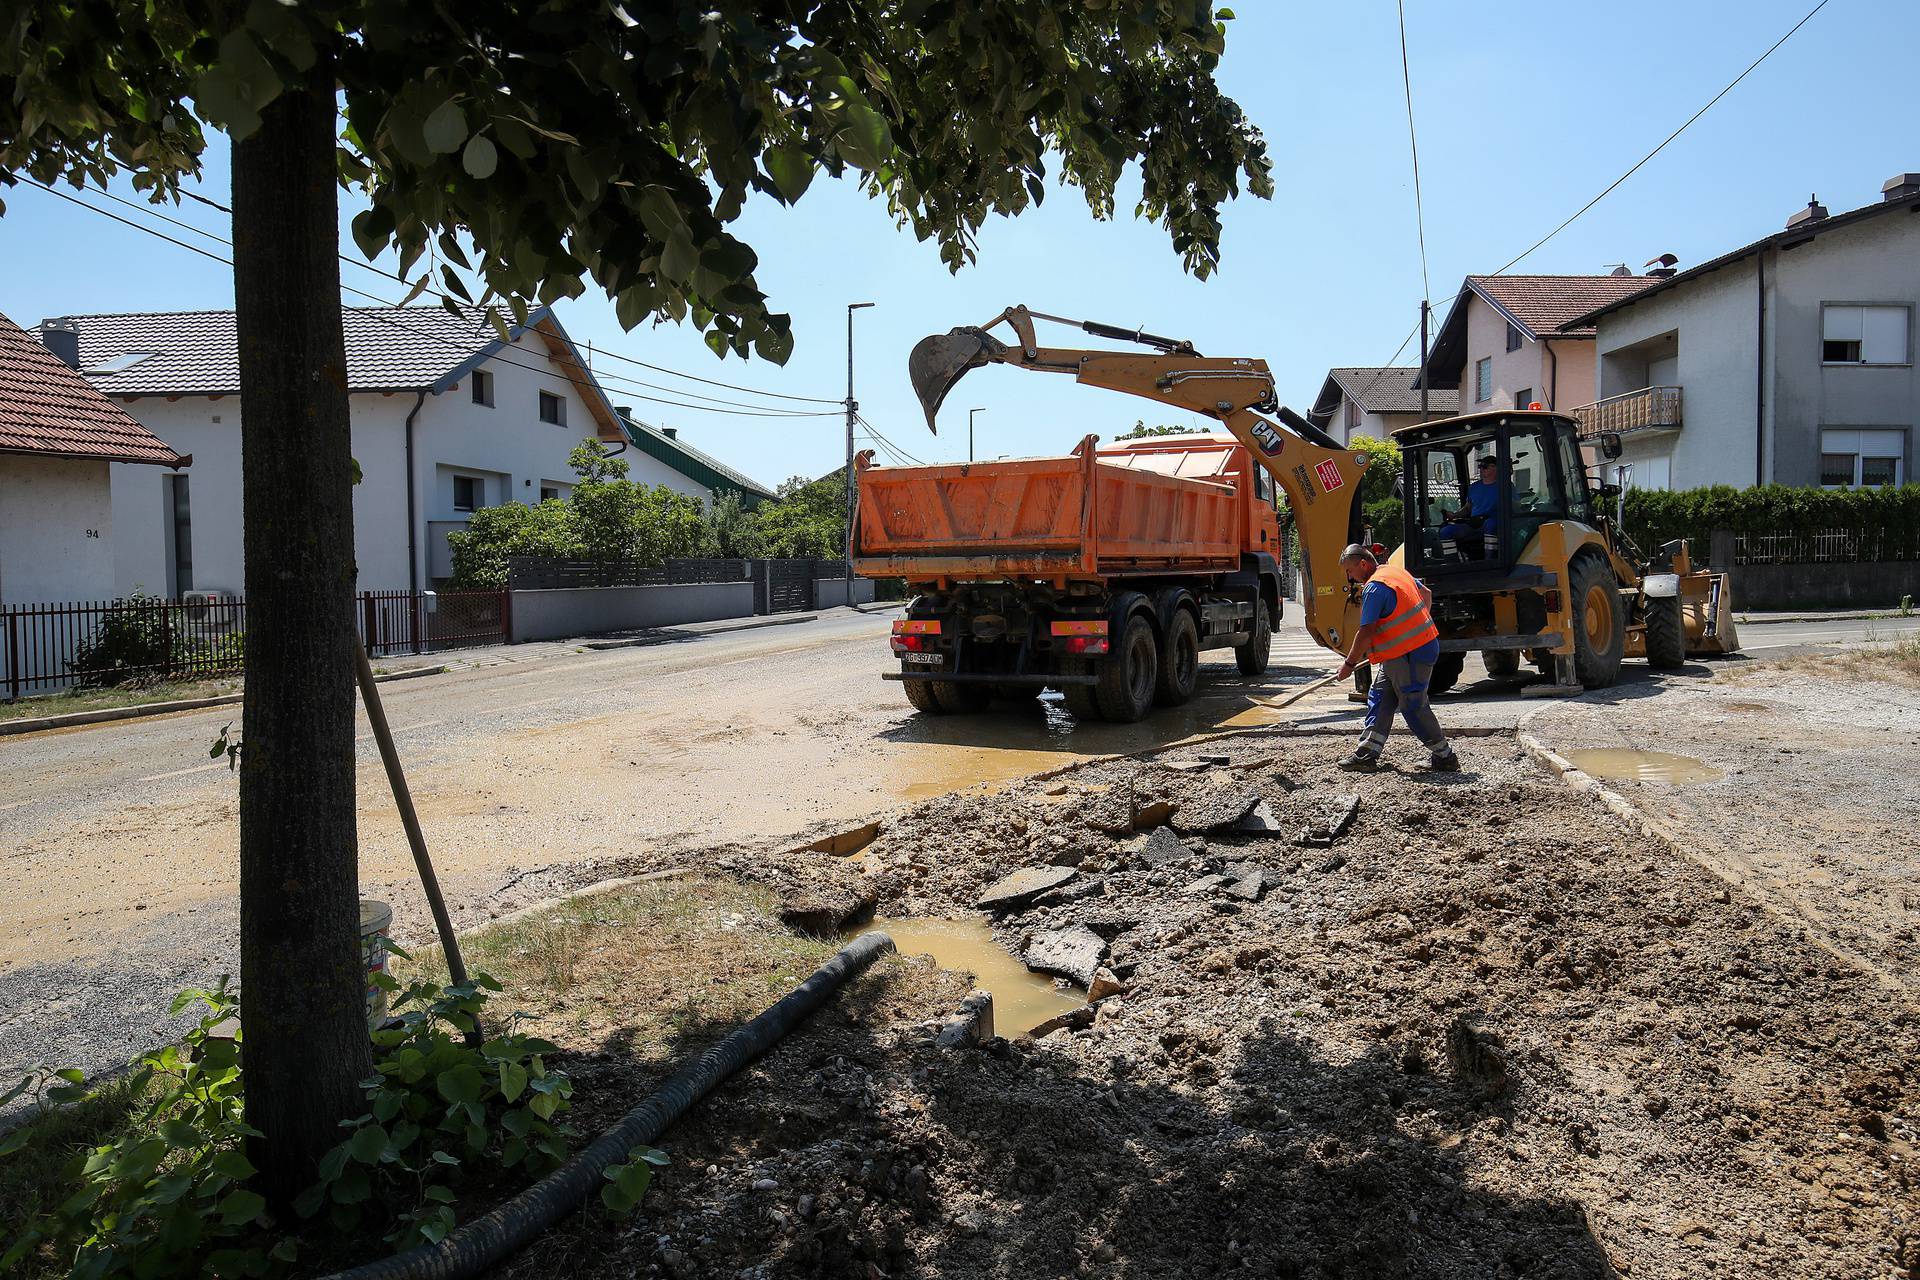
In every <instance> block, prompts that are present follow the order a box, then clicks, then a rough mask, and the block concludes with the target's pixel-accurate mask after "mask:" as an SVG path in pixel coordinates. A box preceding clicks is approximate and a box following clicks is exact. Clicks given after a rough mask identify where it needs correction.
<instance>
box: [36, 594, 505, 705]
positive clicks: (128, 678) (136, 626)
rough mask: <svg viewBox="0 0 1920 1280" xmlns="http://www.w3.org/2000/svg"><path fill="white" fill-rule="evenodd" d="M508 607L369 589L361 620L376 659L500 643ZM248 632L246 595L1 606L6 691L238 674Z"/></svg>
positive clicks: (481, 597) (359, 606)
mask: <svg viewBox="0 0 1920 1280" xmlns="http://www.w3.org/2000/svg"><path fill="white" fill-rule="evenodd" d="M508 608H509V606H508V602H507V593H506V592H504V591H443V592H437V593H436V592H421V593H419V594H417V595H416V594H414V593H412V592H407V591H363V592H361V593H360V594H359V595H357V596H356V597H355V599H354V624H355V626H356V628H357V629H358V630H359V632H360V639H361V642H362V643H363V644H365V645H366V648H367V653H368V655H369V656H371V657H391V656H394V655H396V654H403V653H432V652H437V651H439V650H442V649H455V648H463V647H466V646H470V645H476V644H498V643H501V642H502V641H504V640H505V639H506V638H507V633H508V631H509V615H508ZM246 630H247V602H246V600H245V599H243V598H239V597H229V598H221V599H192V600H163V599H160V598H158V597H150V596H136V597H132V598H128V599H122V600H81V601H66V602H61V603H48V604H24V605H11V606H8V607H6V608H4V609H0V691H4V692H5V695H6V696H7V697H8V698H18V697H20V696H21V695H22V694H27V693H41V692H46V691H48V690H52V689H61V688H67V687H71V686H79V687H82V688H112V687H115V686H119V685H126V684H158V683H163V682H166V681H174V680H205V679H212V678H215V677H219V676H233V675H239V674H240V673H241V671H242V670H243V668H244V665H245V637H246Z"/></svg>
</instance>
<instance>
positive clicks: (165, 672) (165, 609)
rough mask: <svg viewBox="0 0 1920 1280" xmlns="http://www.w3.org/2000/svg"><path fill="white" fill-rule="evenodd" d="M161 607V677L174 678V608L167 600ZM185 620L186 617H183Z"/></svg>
mask: <svg viewBox="0 0 1920 1280" xmlns="http://www.w3.org/2000/svg"><path fill="white" fill-rule="evenodd" d="M159 608H160V678H161V679H162V680H171V679H173V610H172V608H171V607H169V605H168V604H167V602H166V601H165V600H162V601H161V602H160V605H159ZM182 621H184V619H182Z"/></svg>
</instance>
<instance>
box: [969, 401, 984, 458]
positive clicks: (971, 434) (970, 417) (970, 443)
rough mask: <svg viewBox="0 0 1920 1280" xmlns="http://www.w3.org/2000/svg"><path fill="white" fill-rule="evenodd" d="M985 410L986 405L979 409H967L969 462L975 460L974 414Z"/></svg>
mask: <svg viewBox="0 0 1920 1280" xmlns="http://www.w3.org/2000/svg"><path fill="white" fill-rule="evenodd" d="M985 412H986V407H985V406H984V405H983V406H982V407H980V408H978V409H969V410H967V461H968V462H972V461H973V415H974V414H976V413H985Z"/></svg>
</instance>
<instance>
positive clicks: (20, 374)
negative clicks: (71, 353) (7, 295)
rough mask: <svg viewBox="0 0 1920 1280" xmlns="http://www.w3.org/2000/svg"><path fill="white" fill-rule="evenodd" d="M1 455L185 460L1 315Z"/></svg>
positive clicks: (163, 461)
mask: <svg viewBox="0 0 1920 1280" xmlns="http://www.w3.org/2000/svg"><path fill="white" fill-rule="evenodd" d="M0 453H39V454H51V455H53V456H55V457H66V458H101V459H105V460H106V461H109V462H151V463H156V464H158V465H160V466H164V467H175V466H179V465H180V464H181V463H182V462H183V461H184V459H182V458H181V456H180V455H179V454H177V453H175V452H174V451H173V450H172V449H170V448H168V447H167V444H166V442H165V441H163V440H161V439H160V437H159V436H156V435H154V434H153V433H152V432H151V431H148V430H147V429H146V428H145V427H143V426H141V425H140V424H139V423H137V422H135V421H134V420H133V419H132V418H130V417H128V416H127V412H126V410H124V409H122V408H121V407H120V406H119V405H117V404H115V403H114V402H113V401H111V400H109V399H107V397H105V396H104V395H101V394H100V392H98V391H97V390H95V389H94V387H93V384H92V383H90V382H88V381H87V380H86V379H85V378H84V377H82V376H81V375H80V373H79V371H78V370H76V369H73V368H71V367H69V366H68V365H67V363H66V361H64V360H62V359H61V358H60V357H59V356H56V355H54V354H53V352H51V351H49V350H47V349H46V347H44V346H42V345H41V344H40V343H39V342H38V341H36V340H35V339H34V338H33V336H32V335H31V334H29V333H27V331H26V330H24V329H22V328H21V327H20V326H19V325H17V324H15V323H14V322H13V321H11V320H9V319H7V317H5V316H3V315H0Z"/></svg>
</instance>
